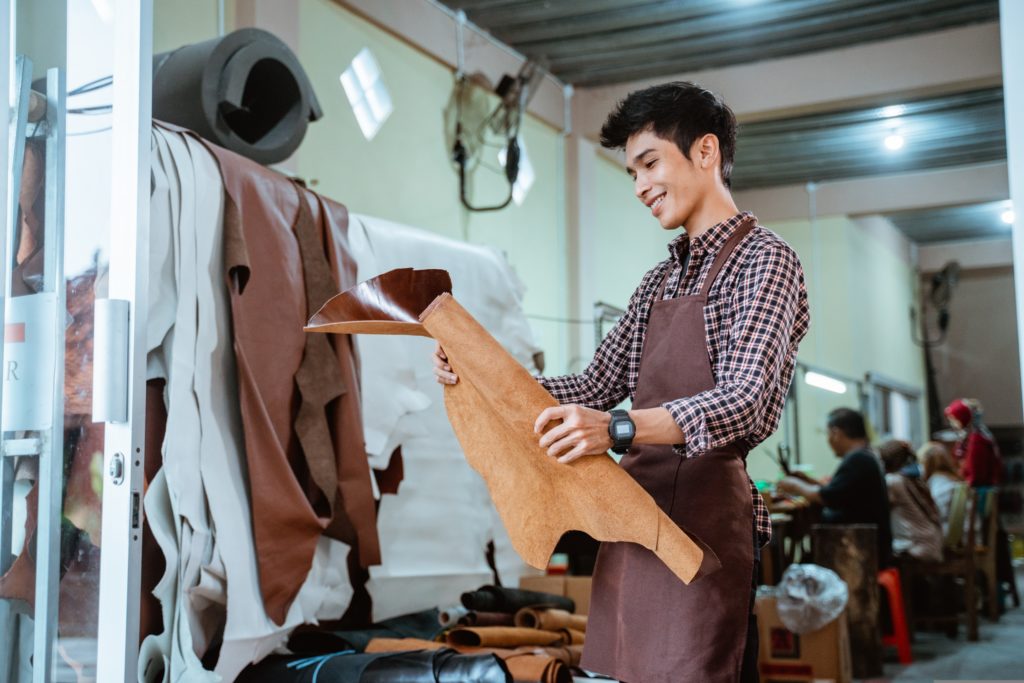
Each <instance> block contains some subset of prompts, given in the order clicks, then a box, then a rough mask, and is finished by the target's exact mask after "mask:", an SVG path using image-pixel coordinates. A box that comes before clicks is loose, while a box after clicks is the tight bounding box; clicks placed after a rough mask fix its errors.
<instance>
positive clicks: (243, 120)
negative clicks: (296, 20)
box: [153, 28, 323, 164]
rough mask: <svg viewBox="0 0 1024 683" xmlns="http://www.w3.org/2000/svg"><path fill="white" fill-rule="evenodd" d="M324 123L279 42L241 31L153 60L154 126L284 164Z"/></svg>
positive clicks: (291, 55)
mask: <svg viewBox="0 0 1024 683" xmlns="http://www.w3.org/2000/svg"><path fill="white" fill-rule="evenodd" d="M321 116H323V111H322V110H321V108H320V103H319V102H318V101H317V99H316V94H315V93H314V92H313V86H312V85H311V84H310V82H309V78H308V76H307V75H306V72H305V71H304V70H303V68H302V65H301V64H300V63H299V60H298V58H297V57H296V56H295V53H293V52H292V51H291V49H289V47H288V46H287V45H285V43H284V42H283V41H281V39H279V38H278V37H277V36H275V35H273V34H272V33H268V32H266V31H263V30H261V29H257V28H243V29H240V30H238V31H233V32H231V33H229V34H227V35H226V36H223V37H220V38H214V39H212V40H207V41H204V42H201V43H194V44H192V45H185V46H183V47H179V48H178V49H176V50H172V51H170V52H164V53H162V54H159V55H156V56H155V57H154V58H153V118H155V119H158V120H160V121H166V122H168V123H173V124H177V125H179V126H184V127H185V128H189V129H191V130H194V131H195V132H196V133H198V134H199V135H201V136H202V137H204V138H206V139H207V140H210V141H211V142H214V143H216V144H218V145H220V146H222V147H226V148H227V149H230V150H231V151H232V152H236V153H238V154H241V155H242V156H244V157H248V158H249V159H252V160H253V161H255V162H257V163H260V164H273V163H276V162H279V161H284V160H285V159H287V158H288V157H290V156H291V155H292V153H293V152H294V151H295V150H296V149H298V147H299V144H300V143H301V142H302V139H303V137H305V135H306V126H307V125H308V124H309V122H310V121H316V120H317V119H319V118H320V117H321Z"/></svg>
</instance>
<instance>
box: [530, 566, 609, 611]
mask: <svg viewBox="0 0 1024 683" xmlns="http://www.w3.org/2000/svg"><path fill="white" fill-rule="evenodd" d="M590 583H591V577H589V576H565V575H554V576H524V577H522V578H520V579H519V587H520V588H522V589H523V590H528V591H540V592H542V593H551V594H553V595H564V596H565V597H567V598H572V600H573V602H575V603H576V614H589V613H590Z"/></svg>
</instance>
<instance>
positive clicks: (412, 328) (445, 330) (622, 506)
mask: <svg viewBox="0 0 1024 683" xmlns="http://www.w3.org/2000/svg"><path fill="white" fill-rule="evenodd" d="M450 283H451V280H450V278H449V277H448V274H447V273H446V272H445V271H442V270H412V269H410V268H405V269H399V270H393V271H390V272H388V273H385V274H383V275H380V276H377V277H375V278H372V279H370V280H367V281H365V282H363V283H361V284H359V285H358V286H356V287H353V288H351V289H349V290H346V291H345V292H342V293H341V294H338V295H337V296H335V297H333V298H332V299H331V300H330V301H328V302H327V303H326V304H324V306H323V307H322V308H321V309H320V311H319V312H317V314H316V315H314V316H313V317H312V318H311V319H310V321H309V324H308V326H307V327H306V331H307V332H331V333H338V334H422V335H426V336H430V337H433V338H434V339H436V340H438V341H439V342H440V343H441V346H442V347H444V349H445V353H446V354H447V355H448V360H449V363H450V365H451V366H452V369H453V371H454V372H455V373H456V374H458V376H459V382H458V383H457V384H455V385H448V386H445V392H444V394H445V406H446V408H447V411H448V419H449V420H450V421H451V423H452V427H453V428H454V430H455V434H456V436H457V437H458V439H459V443H460V444H461V445H462V447H463V450H464V451H465V454H466V459H467V460H468V461H469V463H470V465H471V466H472V467H473V468H474V469H475V470H476V471H477V472H479V473H480V474H481V476H482V477H483V478H484V480H485V481H486V482H487V487H488V489H489V491H490V493H491V497H492V499H493V500H494V504H495V506H496V508H497V509H498V513H499V514H500V515H501V518H502V520H503V521H504V522H505V526H506V527H507V528H508V532H509V536H510V537H511V539H512V544H513V546H514V547H515V549H516V551H517V552H518V553H519V554H520V555H521V556H522V558H523V560H524V561H526V562H527V563H528V564H530V565H531V566H533V567H537V568H539V569H543V568H544V567H546V566H547V563H548V560H549V558H550V557H551V553H552V551H553V550H554V548H555V545H556V544H557V542H558V540H559V538H561V536H562V534H563V533H565V532H566V531H571V530H580V531H584V532H586V533H588V534H590V535H591V536H593V537H594V538H596V539H598V540H601V541H630V542H633V543H638V544H640V545H642V546H644V547H645V548H648V549H649V550H651V551H652V552H654V553H655V554H656V555H657V556H658V557H659V558H660V559H661V560H662V561H663V562H664V563H665V565H666V566H668V568H669V569H671V570H672V572H673V573H675V575H676V576H678V577H679V578H680V579H681V580H682V581H683V582H685V583H689V582H690V581H691V580H692V579H693V578H694V576H696V574H697V572H698V570H699V569H700V568H701V562H702V560H704V559H705V558H704V551H703V550H702V548H701V546H699V545H698V544H697V543H696V542H694V540H693V539H692V538H690V537H689V536H688V535H687V534H686V533H684V532H683V531H682V529H680V528H679V527H678V526H677V525H676V524H675V523H674V522H672V520H670V519H669V518H668V516H667V515H666V514H665V513H664V512H662V510H661V509H660V508H659V507H658V505H657V504H656V503H655V502H654V499H652V498H651V496H650V495H649V494H648V493H647V492H646V491H644V490H643V488H641V487H640V485H639V484H637V483H636V481H634V480H633V478H632V477H630V476H629V474H627V473H626V472H625V471H623V470H622V469H621V468H620V467H619V466H618V464H617V463H616V462H615V461H614V460H612V458H611V457H610V456H608V455H601V456H590V457H586V458H581V459H579V460H576V461H574V462H572V463H570V464H561V463H559V462H557V461H556V460H555V459H554V458H551V457H549V456H548V455H547V453H546V451H545V449H543V448H541V447H540V446H539V444H538V437H537V435H536V434H535V433H534V431H533V423H534V421H535V420H536V418H537V416H538V415H539V414H540V412H541V411H542V410H543V409H544V408H547V407H550V406H555V405H558V402H557V401H556V400H555V399H554V398H553V397H552V396H551V394H549V393H548V392H547V391H546V390H545V389H544V388H543V387H542V386H541V385H540V384H539V383H538V382H537V381H536V380H535V379H534V378H533V377H532V376H531V375H530V373H529V372H528V371H527V370H526V368H524V367H523V366H522V365H520V364H519V363H518V362H517V361H516V360H515V359H514V358H513V357H512V356H511V355H509V354H508V353H507V352H506V351H505V350H504V349H503V348H502V347H501V345H500V344H499V343H498V342H497V341H496V340H495V339H494V337H492V336H491V335H490V334H489V333H488V332H487V330H485V329H484V328H483V327H482V326H481V325H480V324H479V323H478V322H477V321H476V320H475V319H474V318H473V317H472V316H471V315H470V314H469V313H467V312H466V310H465V309H464V308H463V307H462V306H461V305H460V304H459V302H458V301H456V300H455V299H454V298H453V297H452V296H451V294H450V293H448V292H449V290H450ZM417 309H419V310H417ZM417 319H418V320H419V323H415V322H410V321H411V320H417ZM423 362H424V363H429V362H430V360H429V358H424V359H423ZM707 559H708V560H713V559H714V558H713V554H712V555H711V556H709V557H708V558H707ZM705 569H707V568H705Z"/></svg>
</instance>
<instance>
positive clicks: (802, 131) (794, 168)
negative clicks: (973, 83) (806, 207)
mask: <svg viewBox="0 0 1024 683" xmlns="http://www.w3.org/2000/svg"><path fill="white" fill-rule="evenodd" d="M892 134H898V135H900V136H902V138H903V142H904V144H903V147H902V148H900V149H897V150H890V149H887V148H886V146H885V140H886V138H887V137H888V136H890V135H892ZM1005 158H1006V134H1005V118H1004V114H1003V91H1002V89H1001V88H989V89H985V90H975V91H972V92H965V93H957V94H953V95H943V96H941V97H934V98H930V99H925V100H917V101H913V102H901V103H893V104H891V105H888V106H884V107H883V106H877V107H870V108H867V109H858V110H854V111H842V112H827V113H821V114H813V115H809V116H801V117H798V118H790V119H782V120H776V121H763V122H758V123H750V124H747V125H741V126H740V130H739V137H738V139H737V148H736V163H735V171H734V172H733V187H734V188H736V189H737V190H743V189H750V188H756V187H771V186H777V185H790V184H795V183H805V182H809V181H815V182H819V181H823V180H834V179H837V178H852V177H858V176H869V175H879V174H888V173H901V172H907V171H920V170H927V169H934V168H943V167H948V166H959V165H964V164H977V163H982V162H987V161H997V160H1000V159H1005Z"/></svg>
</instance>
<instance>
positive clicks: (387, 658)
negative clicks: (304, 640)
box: [338, 649, 512, 683]
mask: <svg viewBox="0 0 1024 683" xmlns="http://www.w3.org/2000/svg"><path fill="white" fill-rule="evenodd" d="M343 680H344V681H347V680H349V679H340V678H339V679H338V681H339V683H340V681H343ZM510 681H512V674H511V673H510V672H509V670H508V667H507V666H506V664H505V662H503V661H502V659H501V657H498V656H497V655H494V654H469V655H464V654H459V653H458V652H455V651H454V650H448V649H445V650H433V651H431V650H427V651H413V652H396V653H390V654H385V655H380V656H378V658H377V659H375V660H374V661H373V662H372V663H370V664H369V665H367V667H366V669H365V670H364V671H363V674H362V676H360V677H359V683H507V682H510Z"/></svg>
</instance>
